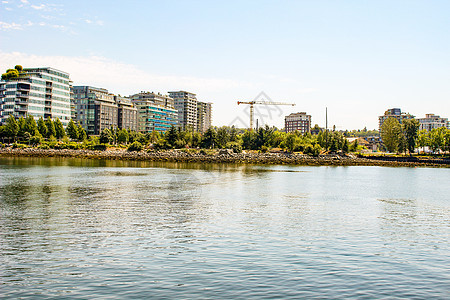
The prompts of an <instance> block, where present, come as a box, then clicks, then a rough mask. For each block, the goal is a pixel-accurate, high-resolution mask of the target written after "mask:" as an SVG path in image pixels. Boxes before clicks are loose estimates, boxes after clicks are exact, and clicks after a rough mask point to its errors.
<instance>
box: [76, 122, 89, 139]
mask: <svg viewBox="0 0 450 300" xmlns="http://www.w3.org/2000/svg"><path fill="white" fill-rule="evenodd" d="M77 132H78V141H79V142H83V141H84V140H86V139H87V134H86V130H84V128H83V127H82V126H81V124H78V127H77Z"/></svg>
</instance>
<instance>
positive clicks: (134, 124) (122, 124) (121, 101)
mask: <svg viewBox="0 0 450 300" xmlns="http://www.w3.org/2000/svg"><path fill="white" fill-rule="evenodd" d="M114 102H115V103H116V105H117V118H118V119H117V127H118V128H120V129H127V130H133V131H137V130H138V118H137V108H136V107H135V106H134V104H133V102H131V99H130V98H127V97H121V96H114Z"/></svg>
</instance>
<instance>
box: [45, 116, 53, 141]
mask: <svg viewBox="0 0 450 300" xmlns="http://www.w3.org/2000/svg"><path fill="white" fill-rule="evenodd" d="M45 125H46V126H47V136H46V137H48V138H50V137H52V136H53V137H55V138H56V130H55V124H54V123H53V121H52V119H51V118H50V117H48V118H47V119H46V120H45Z"/></svg>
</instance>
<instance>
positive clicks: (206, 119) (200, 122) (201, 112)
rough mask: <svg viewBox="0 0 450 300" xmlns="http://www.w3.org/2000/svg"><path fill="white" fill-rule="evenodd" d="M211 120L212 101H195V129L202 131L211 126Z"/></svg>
mask: <svg viewBox="0 0 450 300" xmlns="http://www.w3.org/2000/svg"><path fill="white" fill-rule="evenodd" d="M211 121H212V103H210V102H201V101H198V102H197V130H198V132H200V133H204V132H205V131H206V130H208V128H209V127H211Z"/></svg>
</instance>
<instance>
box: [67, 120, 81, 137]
mask: <svg viewBox="0 0 450 300" xmlns="http://www.w3.org/2000/svg"><path fill="white" fill-rule="evenodd" d="M66 132H67V135H68V136H69V138H71V139H72V140H77V139H78V128H77V126H76V125H75V122H74V121H73V120H72V119H70V121H69V124H68V125H67V128H66Z"/></svg>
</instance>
